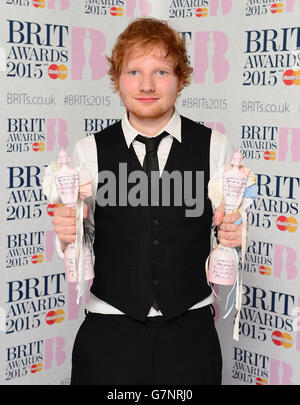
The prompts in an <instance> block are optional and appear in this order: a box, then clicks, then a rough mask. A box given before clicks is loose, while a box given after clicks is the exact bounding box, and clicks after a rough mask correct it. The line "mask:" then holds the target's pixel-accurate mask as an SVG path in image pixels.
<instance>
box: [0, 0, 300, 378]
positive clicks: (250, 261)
mask: <svg viewBox="0 0 300 405" xmlns="http://www.w3.org/2000/svg"><path fill="white" fill-rule="evenodd" d="M0 16H1V25H0V38H1V40H0V41H1V42H0V79H1V94H0V97H1V99H0V103H1V105H0V120H1V142H2V145H1V152H0V153H1V176H0V181H1V186H2V188H1V190H2V192H1V244H0V246H1V247H0V249H1V258H2V259H1V283H0V297H1V298H0V329H1V330H0V340H1V351H0V365H1V367H0V369H1V373H0V382H1V384H26V385H30V384H31V385H38V384H69V382H70V371H71V354H72V347H73V342H74V338H75V335H76V332H77V330H78V328H79V326H80V324H81V322H82V320H83V318H84V307H85V303H86V300H87V299H88V290H89V287H90V286H89V285H86V293H85V295H84V297H83V299H82V300H81V302H80V305H77V304H76V294H75V290H74V285H73V284H68V283H67V282H66V280H65V274H64V266H63V261H62V260H61V259H59V258H58V256H57V253H56V250H55V235H54V231H53V227H52V222H51V220H52V216H53V209H54V206H53V205H51V204H49V203H48V202H47V200H46V198H45V196H44V195H43V192H42V177H43V172H44V167H45V166H46V165H48V164H49V162H50V161H51V160H54V161H57V155H58V151H59V149H60V147H61V146H63V147H65V148H66V149H67V151H68V152H69V153H71V151H72V148H73V146H74V144H75V142H76V141H77V140H79V139H80V138H82V137H85V136H91V135H92V134H93V133H94V132H96V131H99V130H101V129H103V128H105V127H106V126H108V125H110V124H113V123H114V122H116V121H117V120H119V119H120V118H121V117H122V114H123V111H124V108H123V106H122V103H121V102H120V99H119V97H118V95H117V94H116V93H114V92H113V91H112V89H111V87H110V81H109V79H108V78H107V76H106V71H107V63H106V59H105V54H110V51H111V49H112V46H113V44H114V42H115V39H116V37H117V35H118V34H119V33H120V32H121V31H122V30H123V29H124V28H125V26H126V25H127V24H128V23H129V22H130V21H131V20H132V19H133V18H135V17H141V16H154V17H158V18H161V19H165V20H167V21H169V22H170V23H171V24H172V26H173V27H174V28H176V29H177V30H179V31H180V33H181V35H183V36H184V37H185V38H186V41H187V45H188V51H189V58H190V62H191V64H192V66H193V67H194V75H193V81H192V84H191V85H190V87H188V88H187V89H185V90H184V91H183V93H182V95H181V96H180V98H179V99H178V101H177V108H178V111H179V112H180V113H181V114H183V115H186V116H187V117H189V118H191V119H194V120H195V121H198V122H201V123H204V124H205V125H207V126H209V127H211V128H213V129H215V130H217V131H219V132H222V133H224V134H226V136H228V137H229V139H230V140H231V142H232V143H233V145H234V146H235V148H236V149H237V148H241V151H242V153H243V156H244V159H245V160H244V162H245V165H247V166H248V167H250V168H251V169H252V170H253V172H254V173H255V174H256V175H257V179H258V186H259V187H258V190H259V191H258V197H257V198H256V200H255V202H254V204H253V205H252V207H251V209H250V210H249V213H248V224H249V234H248V247H247V251H246V259H245V266H244V269H243V273H244V295H243V305H242V310H241V319H240V328H239V332H240V339H239V341H238V342H237V341H235V340H233V339H232V331H233V324H234V316H235V311H232V313H231V314H230V316H229V317H228V318H227V319H226V320H224V319H223V315H224V305H225V298H226V294H227V293H228V288H227V287H219V289H218V294H220V296H221V298H222V301H216V303H215V308H216V325H217V329H218V332H219V336H220V341H221V346H222V349H223V361H224V367H223V383H224V384H230V385H235V384H242V385H268V384H269V385H297V384H299V383H300V361H299V360H300V322H299V317H300V274H299V273H300V254H299V246H300V245H299V243H300V230H299V221H300V215H299V200H300V177H299V173H300V171H299V168H300V163H299V162H300V97H299V96H300V86H299V85H300V26H299V22H300V0H281V1H275V0H2V1H1V5H0Z"/></svg>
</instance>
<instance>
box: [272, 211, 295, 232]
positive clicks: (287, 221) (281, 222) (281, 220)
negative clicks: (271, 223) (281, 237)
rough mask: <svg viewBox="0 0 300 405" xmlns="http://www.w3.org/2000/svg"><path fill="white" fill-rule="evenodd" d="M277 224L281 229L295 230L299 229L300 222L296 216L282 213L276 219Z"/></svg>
mask: <svg viewBox="0 0 300 405" xmlns="http://www.w3.org/2000/svg"><path fill="white" fill-rule="evenodd" d="M276 226H277V228H278V229H279V230H280V231H288V232H295V231H296V230H297V229H298V222H297V220H296V218H294V217H285V216H284V215H281V216H280V217H278V218H277V220H276Z"/></svg>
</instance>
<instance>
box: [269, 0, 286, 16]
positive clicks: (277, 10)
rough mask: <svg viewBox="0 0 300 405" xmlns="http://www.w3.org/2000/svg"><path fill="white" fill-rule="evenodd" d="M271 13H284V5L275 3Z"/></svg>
mask: <svg viewBox="0 0 300 405" xmlns="http://www.w3.org/2000/svg"><path fill="white" fill-rule="evenodd" d="M270 10H271V13H272V14H276V13H282V12H283V10H284V4H283V3H273V4H272V5H271V7H270Z"/></svg>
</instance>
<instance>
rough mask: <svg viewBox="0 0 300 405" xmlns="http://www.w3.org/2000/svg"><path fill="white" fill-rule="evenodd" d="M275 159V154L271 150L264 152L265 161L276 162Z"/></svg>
mask: <svg viewBox="0 0 300 405" xmlns="http://www.w3.org/2000/svg"><path fill="white" fill-rule="evenodd" d="M276 157H277V155H276V152H275V151H273V150H266V151H265V152H264V159H265V160H276Z"/></svg>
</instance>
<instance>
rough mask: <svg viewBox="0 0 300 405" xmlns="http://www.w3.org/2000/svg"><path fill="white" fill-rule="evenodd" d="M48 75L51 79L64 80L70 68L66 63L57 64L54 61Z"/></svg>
mask: <svg viewBox="0 0 300 405" xmlns="http://www.w3.org/2000/svg"><path fill="white" fill-rule="evenodd" d="M48 75H49V77H50V78H51V79H54V80H55V79H60V80H64V79H66V78H67V76H68V68H67V66H66V65H56V64H55V63H53V64H52V65H50V66H49V67H48Z"/></svg>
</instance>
